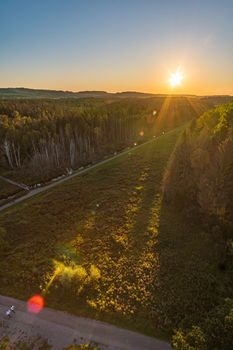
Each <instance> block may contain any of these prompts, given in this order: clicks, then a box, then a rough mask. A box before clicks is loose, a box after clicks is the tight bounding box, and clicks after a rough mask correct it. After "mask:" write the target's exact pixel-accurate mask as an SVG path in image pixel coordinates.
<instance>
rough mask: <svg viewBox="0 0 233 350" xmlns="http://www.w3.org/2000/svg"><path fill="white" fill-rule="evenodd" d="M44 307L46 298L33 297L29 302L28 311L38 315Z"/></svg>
mask: <svg viewBox="0 0 233 350" xmlns="http://www.w3.org/2000/svg"><path fill="white" fill-rule="evenodd" d="M43 307H44V298H43V297H42V296H41V295H33V296H32V297H31V298H30V299H29V300H28V302H27V308H28V311H29V312H31V313H33V314H38V313H39V312H40V311H41V310H42V309H43Z"/></svg>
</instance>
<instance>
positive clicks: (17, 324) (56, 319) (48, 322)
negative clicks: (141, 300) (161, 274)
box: [0, 296, 171, 350]
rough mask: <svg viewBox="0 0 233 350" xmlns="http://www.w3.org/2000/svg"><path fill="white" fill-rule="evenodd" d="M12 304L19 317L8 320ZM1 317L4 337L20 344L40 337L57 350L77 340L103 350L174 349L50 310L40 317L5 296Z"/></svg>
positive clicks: (0, 330)
mask: <svg viewBox="0 0 233 350" xmlns="http://www.w3.org/2000/svg"><path fill="white" fill-rule="evenodd" d="M11 305H15V306H16V314H15V315H14V316H13V317H12V318H11V319H9V320H6V319H5V317H4V313H5V311H6V310H7V308H8V307H9V306H11ZM0 315H1V317H0V336H1V335H3V334H5V335H8V336H9V337H10V339H11V340H12V341H16V340H20V339H25V337H26V338H32V337H36V336H38V335H39V336H41V337H42V338H44V339H47V340H48V342H49V343H50V344H51V345H52V347H53V349H54V350H62V348H63V347H64V346H66V345H68V344H71V343H73V342H74V341H76V342H77V343H80V342H81V343H85V342H91V341H92V342H97V343H98V344H99V345H100V347H101V349H103V350H107V349H108V350H170V349H171V347H170V345H169V344H168V343H166V342H164V341H160V340H157V339H155V338H152V337H148V336H145V335H142V334H139V333H136V332H132V331H129V330H126V329H121V328H117V327H115V326H112V325H110V324H107V323H104V322H100V321H96V320H91V319H88V318H84V317H77V316H73V315H70V314H68V313H65V312H61V311H56V310H53V309H49V308H44V309H43V310H42V311H41V313H40V314H38V315H34V314H30V313H28V311H27V305H26V303H25V302H23V301H20V300H17V299H13V298H9V297H4V296H0Z"/></svg>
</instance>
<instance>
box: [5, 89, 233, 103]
mask: <svg viewBox="0 0 233 350" xmlns="http://www.w3.org/2000/svg"><path fill="white" fill-rule="evenodd" d="M165 96H167V95H165V94H153V93H145V92H137V91H123V92H116V93H110V92H106V91H78V92H73V91H63V90H46V89H28V88H24V87H16V88H0V99H37V98H38V99H39V98H41V99H44V98H45V99H62V98H117V99H118V98H147V97H165ZM174 96H175V95H174ZM178 96H179V95H177V97H178ZM180 96H189V95H180ZM192 97H195V96H194V95H193V96H192ZM196 97H198V96H196ZM198 98H201V99H202V100H203V102H206V103H208V104H209V105H211V106H212V105H214V104H216V105H218V104H222V103H227V102H231V101H232V100H233V96H227V95H219V96H201V97H198Z"/></svg>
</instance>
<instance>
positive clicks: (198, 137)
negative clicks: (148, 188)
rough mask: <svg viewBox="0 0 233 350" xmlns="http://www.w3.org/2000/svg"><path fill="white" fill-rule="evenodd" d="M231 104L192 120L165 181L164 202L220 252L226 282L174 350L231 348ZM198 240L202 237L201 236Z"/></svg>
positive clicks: (182, 334) (178, 338) (180, 334)
mask: <svg viewBox="0 0 233 350" xmlns="http://www.w3.org/2000/svg"><path fill="white" fill-rule="evenodd" d="M232 155H233V103H230V104H227V105H223V106H219V107H216V108H215V109H212V110H210V111H208V112H206V113H204V114H203V115H202V116H201V117H200V118H198V119H197V120H194V121H193V122H192V123H191V125H190V127H189V128H188V129H187V130H186V131H185V132H184V134H183V135H182V137H181V139H180V141H179V143H178V145H177V147H176V149H175V151H174V153H173V156H172V158H171V161H170V163H169V166H168V168H167V172H166V175H165V178H164V200H165V201H166V202H168V203H172V204H173V205H175V206H176V207H178V208H179V209H180V210H181V211H183V212H184V213H185V215H186V217H187V218H188V220H190V223H192V222H194V221H196V222H199V226H200V231H201V227H204V228H205V230H207V232H208V234H209V235H211V236H212V239H213V240H214V241H215V242H216V246H217V248H218V249H219V251H220V252H221V254H220V257H221V260H220V261H219V265H218V269H219V271H220V273H222V274H224V276H225V281H227V280H229V283H228V289H227V290H226V289H223V290H222V291H218V293H220V295H221V296H222V297H219V301H218V304H216V305H214V307H213V309H211V310H210V311H209V313H208V314H207V317H206V319H205V320H203V322H202V323H201V325H195V326H194V327H193V328H192V329H191V330H189V331H187V332H186V333H184V332H182V331H180V332H178V333H177V334H176V337H175V338H174V347H175V348H176V349H225V350H227V349H229V350H230V349H232V344H233V284H232V281H233V202H232V198H233V157H232ZM200 239H201V236H200Z"/></svg>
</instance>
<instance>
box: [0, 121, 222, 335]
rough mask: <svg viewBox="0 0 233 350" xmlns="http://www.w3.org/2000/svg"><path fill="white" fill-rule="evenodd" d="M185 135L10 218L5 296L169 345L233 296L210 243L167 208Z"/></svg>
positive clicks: (1, 258) (1, 219) (44, 196)
mask: <svg viewBox="0 0 233 350" xmlns="http://www.w3.org/2000/svg"><path fill="white" fill-rule="evenodd" d="M181 131H182V128H181V129H176V130H174V131H173V132H169V133H167V134H165V135H164V136H162V137H160V138H158V139H156V140H155V141H154V142H151V143H148V144H146V145H143V147H140V148H138V149H135V150H134V151H130V152H127V153H125V154H122V155H121V156H120V157H118V158H115V159H113V160H111V161H108V162H106V163H104V164H101V165H98V166H96V167H95V168H94V169H91V170H90V171H88V172H86V173H84V174H82V175H80V176H76V177H74V178H72V179H69V180H67V181H65V182H63V183H61V184H59V185H57V186H55V187H53V188H51V189H49V190H46V191H44V192H43V193H40V194H38V195H37V196H35V197H32V198H30V199H28V200H26V201H24V202H21V203H19V204H17V205H16V206H12V207H10V208H9V209H6V210H4V211H2V212H1V214H0V226H1V227H2V228H4V229H5V230H6V233H7V234H6V238H5V240H6V242H5V243H6V245H7V248H6V249H5V250H4V252H0V264H1V270H0V281H1V283H0V293H1V294H2V295H8V296H12V297H16V298H19V299H22V300H27V299H28V298H29V297H30V296H31V295H33V294H37V293H39V294H41V295H43V297H44V298H45V302H46V305H47V306H49V307H52V308H56V309H60V310H65V311H68V312H70V313H73V314H76V315H79V316H85V317H91V318H94V319H99V320H103V321H106V322H109V323H112V324H115V325H118V326H121V327H124V328H130V329H132V330H136V331H140V332H143V333H145V334H148V335H153V336H157V337H160V338H165V339H169V337H170V335H171V333H172V330H173V329H174V328H176V327H178V326H182V325H185V327H188V326H189V325H192V324H195V323H196V321H198V320H199V319H200V317H202V316H203V315H205V313H206V312H207V311H208V309H210V308H211V307H212V305H213V304H215V303H216V299H217V298H218V294H221V295H222V294H223V292H224V290H226V289H227V283H228V279H227V275H225V277H223V276H222V275H221V272H220V271H219V269H218V261H219V252H218V251H217V246H216V245H215V243H214V241H213V240H212V239H211V236H210V235H209V234H208V233H207V232H205V231H203V230H202V229H200V228H199V227H198V226H197V227H195V226H194V225H192V226H191V224H190V222H187V221H186V220H185V219H184V218H183V214H182V213H180V212H179V210H178V209H177V208H173V207H170V206H168V205H167V204H166V203H164V201H163V198H162V191H161V183H162V178H163V174H164V170H165V167H166V164H167V161H168V159H169V156H170V154H171V152H172V150H173V149H174V145H175V143H176V141H177V138H178V137H179V135H180V133H181Z"/></svg>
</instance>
